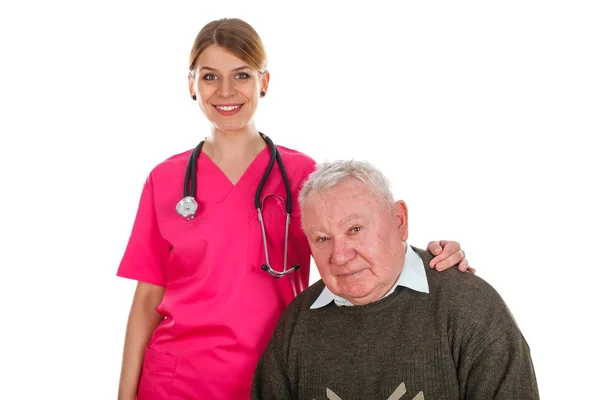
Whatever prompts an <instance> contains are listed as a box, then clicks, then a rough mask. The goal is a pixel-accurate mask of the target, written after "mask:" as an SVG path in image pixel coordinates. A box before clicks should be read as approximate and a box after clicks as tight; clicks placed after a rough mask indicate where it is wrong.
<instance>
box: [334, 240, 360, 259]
mask: <svg viewBox="0 0 600 400" xmlns="http://www.w3.org/2000/svg"><path fill="white" fill-rule="evenodd" d="M355 257H356V251H354V249H353V248H352V247H351V246H349V245H348V243H347V241H346V240H344V239H333V249H332V252H331V263H332V264H335V265H344V264H346V263H348V262H349V261H352V260H353V259H354V258H355Z"/></svg>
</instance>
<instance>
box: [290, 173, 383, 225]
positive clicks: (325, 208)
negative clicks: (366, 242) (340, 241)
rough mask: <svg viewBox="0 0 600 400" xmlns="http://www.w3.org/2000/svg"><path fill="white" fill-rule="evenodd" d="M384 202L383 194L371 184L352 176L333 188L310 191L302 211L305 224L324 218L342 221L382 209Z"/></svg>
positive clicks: (316, 222) (331, 220) (331, 221)
mask: <svg viewBox="0 0 600 400" xmlns="http://www.w3.org/2000/svg"><path fill="white" fill-rule="evenodd" d="M382 202H383V200H382V199H381V196H379V195H377V193H375V191H374V190H373V189H372V188H371V187H370V186H368V185H367V184H365V183H363V182H361V181H360V180H358V179H354V178H352V179H347V180H344V181H342V182H341V183H340V184H338V185H337V186H335V187H333V188H331V189H326V190H322V191H314V192H312V193H310V194H309V195H308V197H307V198H306V200H305V202H304V206H303V208H302V210H301V211H302V217H303V221H304V223H305V224H312V223H315V224H318V223H320V222H321V221H322V220H327V221H329V222H330V223H341V222H343V221H345V220H347V219H349V218H354V217H357V216H361V215H365V216H367V215H369V214H372V213H373V212H376V211H377V210H379V209H381V206H382Z"/></svg>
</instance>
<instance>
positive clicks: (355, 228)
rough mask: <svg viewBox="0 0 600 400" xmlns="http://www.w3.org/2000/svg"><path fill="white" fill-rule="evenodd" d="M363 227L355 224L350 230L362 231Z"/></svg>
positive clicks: (354, 231)
mask: <svg viewBox="0 0 600 400" xmlns="http://www.w3.org/2000/svg"><path fill="white" fill-rule="evenodd" d="M361 229H362V228H361V227H360V226H353V227H352V228H350V232H352V233H358V232H360V231H361Z"/></svg>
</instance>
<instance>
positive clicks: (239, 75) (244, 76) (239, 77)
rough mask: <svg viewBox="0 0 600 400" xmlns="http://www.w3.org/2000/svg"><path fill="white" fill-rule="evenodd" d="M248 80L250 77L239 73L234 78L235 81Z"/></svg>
mask: <svg viewBox="0 0 600 400" xmlns="http://www.w3.org/2000/svg"><path fill="white" fill-rule="evenodd" d="M248 78H250V75H248V74H247V73H245V72H240V73H239V74H237V75H236V76H235V79H248Z"/></svg>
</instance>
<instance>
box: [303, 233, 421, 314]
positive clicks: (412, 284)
mask: <svg viewBox="0 0 600 400" xmlns="http://www.w3.org/2000/svg"><path fill="white" fill-rule="evenodd" d="M398 286H404V287H407V288H409V289H412V290H415V291H417V292H422V293H429V284H428V283H427V275H426V273H425V267H424V266H423V260H421V257H419V255H418V254H417V253H416V252H415V251H414V250H413V249H412V247H410V245H408V244H407V246H406V255H405V257H404V266H403V267H402V271H401V272H400V276H399V277H398V279H397V280H396V282H395V283H394V285H393V286H392V288H391V289H390V291H389V292H387V294H386V295H385V296H383V297H386V296H388V295H390V294H391V293H393V292H394V290H396V288H397V287H398ZM332 301H333V302H335V304H336V305H338V306H352V303H350V302H349V301H348V300H346V299H344V298H343V297H339V296H336V295H335V294H333V293H332V292H331V291H330V290H329V289H327V286H325V289H323V291H322V292H321V294H320V295H319V297H318V298H317V300H316V301H315V302H314V303H313V304H312V306H310V308H311V309H313V310H314V309H316V308H321V307H325V306H326V305H327V304H329V303H331V302H332Z"/></svg>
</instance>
